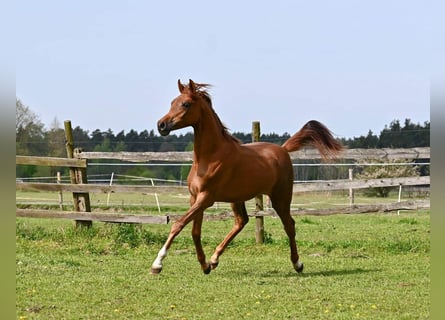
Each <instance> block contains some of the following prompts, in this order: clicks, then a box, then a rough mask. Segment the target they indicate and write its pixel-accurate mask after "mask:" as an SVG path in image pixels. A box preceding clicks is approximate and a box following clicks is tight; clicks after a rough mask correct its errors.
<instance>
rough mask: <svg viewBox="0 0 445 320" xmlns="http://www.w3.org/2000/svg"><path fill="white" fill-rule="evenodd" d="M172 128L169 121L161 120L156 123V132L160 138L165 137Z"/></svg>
mask: <svg viewBox="0 0 445 320" xmlns="http://www.w3.org/2000/svg"><path fill="white" fill-rule="evenodd" d="M172 127H173V125H172V122H171V121H165V120H163V119H161V120H159V121H158V131H159V133H160V134H161V136H167V135H168V134H169V133H170V131H171V130H172Z"/></svg>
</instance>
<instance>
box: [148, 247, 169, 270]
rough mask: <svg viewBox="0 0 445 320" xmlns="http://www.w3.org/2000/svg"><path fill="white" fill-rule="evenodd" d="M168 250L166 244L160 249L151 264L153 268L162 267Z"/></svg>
mask: <svg viewBox="0 0 445 320" xmlns="http://www.w3.org/2000/svg"><path fill="white" fill-rule="evenodd" d="M167 252H168V250H167V249H166V248H165V246H164V247H162V248H161V250H159V253H158V256H157V257H156V259H155V261H153V264H152V265H151V267H152V268H153V269H162V260H163V259H164V258H165V257H166V256H167Z"/></svg>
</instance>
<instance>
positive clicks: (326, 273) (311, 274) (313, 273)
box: [261, 268, 383, 278]
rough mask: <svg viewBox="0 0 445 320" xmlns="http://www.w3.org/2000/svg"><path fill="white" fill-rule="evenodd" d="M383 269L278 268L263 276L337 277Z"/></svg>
mask: <svg viewBox="0 0 445 320" xmlns="http://www.w3.org/2000/svg"><path fill="white" fill-rule="evenodd" d="M382 270H383V269H363V268H354V269H340V270H323V271H303V273H301V274H298V273H296V272H286V273H283V272H280V271H277V270H273V271H271V272H268V273H262V274H261V276H262V277H265V278H275V277H277V278H279V277H281V278H293V277H302V278H310V277H335V276H348V275H355V274H365V273H371V272H380V271H382Z"/></svg>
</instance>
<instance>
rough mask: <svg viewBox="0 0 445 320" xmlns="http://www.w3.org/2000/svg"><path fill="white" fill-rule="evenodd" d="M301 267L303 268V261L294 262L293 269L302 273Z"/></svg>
mask: <svg viewBox="0 0 445 320" xmlns="http://www.w3.org/2000/svg"><path fill="white" fill-rule="evenodd" d="M303 268H304V265H303V263H299V262H297V263H296V265H295V270H296V271H297V272H298V273H302V272H303Z"/></svg>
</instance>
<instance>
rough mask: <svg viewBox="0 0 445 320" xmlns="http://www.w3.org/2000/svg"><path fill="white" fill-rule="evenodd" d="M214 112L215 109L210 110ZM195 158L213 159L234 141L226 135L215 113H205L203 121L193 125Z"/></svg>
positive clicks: (198, 159) (197, 159)
mask: <svg viewBox="0 0 445 320" xmlns="http://www.w3.org/2000/svg"><path fill="white" fill-rule="evenodd" d="M209 111H210V112H212V113H213V111H211V110H209ZM193 130H194V146H193V150H194V154H195V160H196V161H198V162H199V161H201V160H205V159H211V157H212V156H213V155H214V154H215V153H216V152H217V151H220V150H222V148H224V146H225V145H227V144H230V143H233V142H232V141H231V140H230V139H227V138H226V137H225V136H224V133H223V131H224V128H222V127H221V124H220V122H219V121H218V119H216V116H215V115H213V114H205V115H203V117H202V119H201V121H200V122H199V123H198V124H197V125H195V126H194V127H193Z"/></svg>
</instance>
